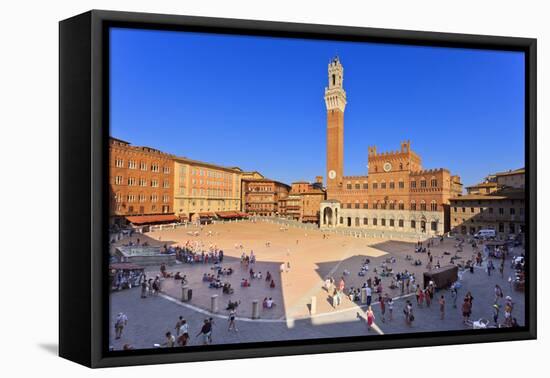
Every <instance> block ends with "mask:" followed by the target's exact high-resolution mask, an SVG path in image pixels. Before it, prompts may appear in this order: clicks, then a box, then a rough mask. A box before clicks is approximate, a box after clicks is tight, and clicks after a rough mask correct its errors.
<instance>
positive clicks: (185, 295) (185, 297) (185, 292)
mask: <svg viewBox="0 0 550 378" xmlns="http://www.w3.org/2000/svg"><path fill="white" fill-rule="evenodd" d="M181 301H182V302H187V301H189V286H187V285H185V286H182V288H181Z"/></svg>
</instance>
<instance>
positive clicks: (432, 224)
mask: <svg viewBox="0 0 550 378" xmlns="http://www.w3.org/2000/svg"><path fill="white" fill-rule="evenodd" d="M351 220H352V218H347V226H348V227H352V221H351ZM379 220H380V226H382V227H386V226H389V227H396V224H397V227H399V228H405V221H404V220H403V219H398V220H397V222H396V221H395V219H385V218H381V219H378V218H371V219H370V220H369V218H363V226H368V225H369V221H370V222H371V223H372V225H373V226H378V225H379V224H378V221H379ZM417 223H419V225H420V228H421V230H423V231H425V230H426V223H427V222H425V221H420V222H417V221H416V220H411V221H410V228H412V229H416V227H417ZM340 224H344V217H340ZM353 225H354V226H355V227H360V226H361V218H359V217H356V218H355V220H354V222H353ZM430 228H431V230H432V231H437V222H430Z"/></svg>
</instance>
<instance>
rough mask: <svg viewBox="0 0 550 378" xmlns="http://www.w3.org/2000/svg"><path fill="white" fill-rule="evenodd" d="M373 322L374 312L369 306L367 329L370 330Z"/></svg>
mask: <svg viewBox="0 0 550 378" xmlns="http://www.w3.org/2000/svg"><path fill="white" fill-rule="evenodd" d="M373 324H374V312H373V311H372V308H371V306H369V308H368V310H367V327H368V328H367V331H370V329H371V327H372V325H373Z"/></svg>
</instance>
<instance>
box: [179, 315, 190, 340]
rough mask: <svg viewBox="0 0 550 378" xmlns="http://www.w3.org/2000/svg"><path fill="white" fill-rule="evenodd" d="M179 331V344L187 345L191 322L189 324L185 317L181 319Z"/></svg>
mask: <svg viewBox="0 0 550 378" xmlns="http://www.w3.org/2000/svg"><path fill="white" fill-rule="evenodd" d="M178 333H179V337H178V345H179V346H186V345H187V340H189V324H187V320H185V319H182V320H181V326H180V328H179V332H178Z"/></svg>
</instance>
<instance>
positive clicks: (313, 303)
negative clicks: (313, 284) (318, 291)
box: [309, 297, 317, 315]
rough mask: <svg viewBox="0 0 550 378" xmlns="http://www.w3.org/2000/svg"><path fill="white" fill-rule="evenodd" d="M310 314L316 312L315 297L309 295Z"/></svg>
mask: <svg viewBox="0 0 550 378" xmlns="http://www.w3.org/2000/svg"><path fill="white" fill-rule="evenodd" d="M309 313H310V315H315V314H316V313H317V297H311V308H310V309H309Z"/></svg>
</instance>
